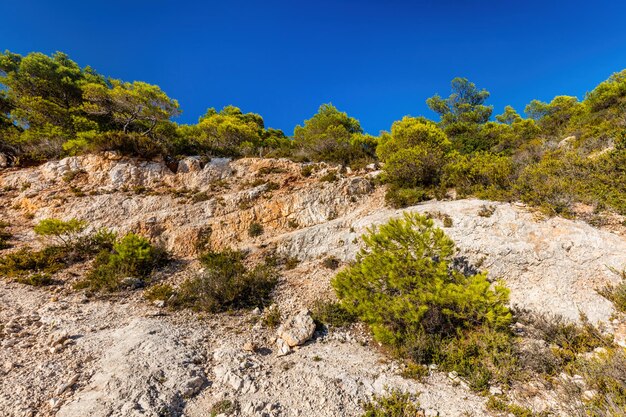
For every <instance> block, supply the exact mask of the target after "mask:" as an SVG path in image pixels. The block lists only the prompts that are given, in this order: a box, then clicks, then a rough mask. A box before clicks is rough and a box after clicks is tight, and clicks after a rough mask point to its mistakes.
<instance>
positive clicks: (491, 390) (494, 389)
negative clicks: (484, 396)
mask: <svg viewBox="0 0 626 417" xmlns="http://www.w3.org/2000/svg"><path fill="white" fill-rule="evenodd" d="M489 393H490V394H491V395H502V394H503V392H502V388H500V387H489Z"/></svg>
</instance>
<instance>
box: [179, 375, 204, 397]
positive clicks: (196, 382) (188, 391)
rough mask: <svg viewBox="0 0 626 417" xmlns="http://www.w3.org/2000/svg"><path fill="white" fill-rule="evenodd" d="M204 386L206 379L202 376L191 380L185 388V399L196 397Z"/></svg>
mask: <svg viewBox="0 0 626 417" xmlns="http://www.w3.org/2000/svg"><path fill="white" fill-rule="evenodd" d="M203 385H204V378H203V377H201V376H197V377H195V378H191V379H189V380H188V381H187V382H185V388H184V389H183V392H182V395H183V397H187V398H188V397H191V396H193V395H196V394H197V393H198V392H200V390H201V389H202V386H203Z"/></svg>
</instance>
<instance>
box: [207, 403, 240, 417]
mask: <svg viewBox="0 0 626 417" xmlns="http://www.w3.org/2000/svg"><path fill="white" fill-rule="evenodd" d="M238 411H239V404H238V403H237V401H231V400H221V401H218V402H216V403H215V404H213V405H212V406H211V411H210V412H211V417H216V416H218V415H227V416H230V415H234V414H236V413H237V412H238Z"/></svg>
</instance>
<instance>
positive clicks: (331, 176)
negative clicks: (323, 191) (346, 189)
mask: <svg viewBox="0 0 626 417" xmlns="http://www.w3.org/2000/svg"><path fill="white" fill-rule="evenodd" d="M336 181H339V176H338V175H337V172H336V171H328V172H327V173H326V174H324V175H322V176H321V177H320V182H336Z"/></svg>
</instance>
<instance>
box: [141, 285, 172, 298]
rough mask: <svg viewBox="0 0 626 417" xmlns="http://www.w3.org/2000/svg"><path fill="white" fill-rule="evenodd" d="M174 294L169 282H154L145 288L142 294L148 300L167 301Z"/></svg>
mask: <svg viewBox="0 0 626 417" xmlns="http://www.w3.org/2000/svg"><path fill="white" fill-rule="evenodd" d="M174 294H175V291H174V288H173V287H172V286H171V285H170V284H155V285H152V286H151V287H150V288H148V289H146V291H145V292H144V293H143V296H144V298H145V299H146V300H148V301H168V300H169V299H170V298H171V297H172V296H173V295H174Z"/></svg>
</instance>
